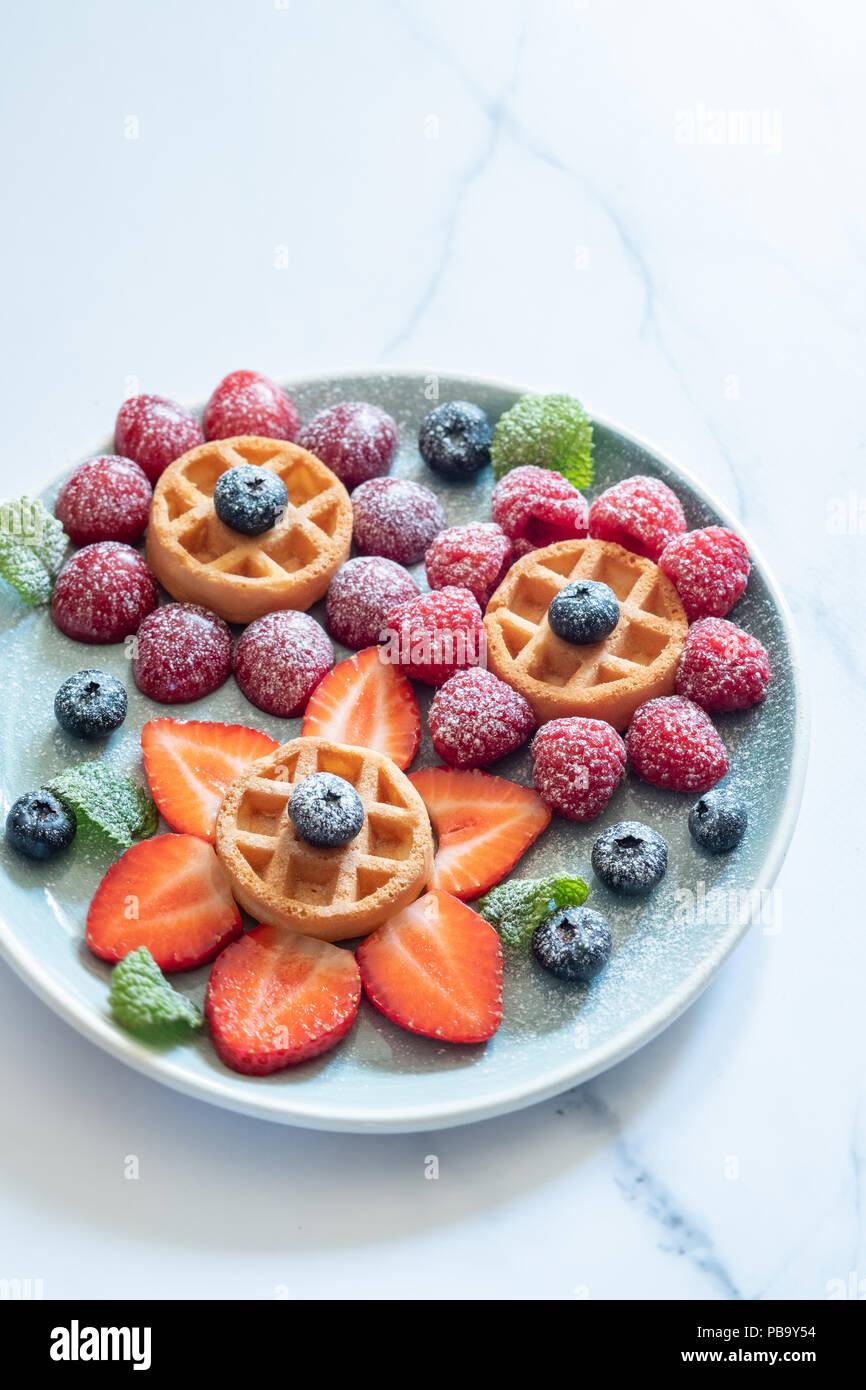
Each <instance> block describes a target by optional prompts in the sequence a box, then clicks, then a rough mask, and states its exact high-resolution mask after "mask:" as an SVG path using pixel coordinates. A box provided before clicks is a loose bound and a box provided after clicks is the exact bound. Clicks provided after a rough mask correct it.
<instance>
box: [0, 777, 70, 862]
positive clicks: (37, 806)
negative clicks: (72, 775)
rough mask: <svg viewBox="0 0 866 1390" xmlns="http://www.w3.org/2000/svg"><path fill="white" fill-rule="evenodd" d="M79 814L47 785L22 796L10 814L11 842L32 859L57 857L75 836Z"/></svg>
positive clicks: (21, 852)
mask: <svg viewBox="0 0 866 1390" xmlns="http://www.w3.org/2000/svg"><path fill="white" fill-rule="evenodd" d="M75 831H76V823H75V814H74V812H73V811H72V810H71V809H70V807H68V806H65V805H64V803H63V802H62V801H61V800H60V798H59V797H56V796H55V795H54V793H53V792H49V791H46V790H45V788H43V789H42V790H41V791H38V792H27V793H26V794H25V795H24V796H19V798H18V800H17V801H14V802H13V803H12V805H11V806H10V808H9V814H8V815H7V817H6V840H7V843H8V844H10V845H11V846H12V848H13V849H15V850H17V851H18V853H19V854H26V855H27V857H28V859H53V858H54V856H55V854H60V852H61V850H64V849H68V848H69V846H70V845H71V844H72V841H73V840H74V838H75Z"/></svg>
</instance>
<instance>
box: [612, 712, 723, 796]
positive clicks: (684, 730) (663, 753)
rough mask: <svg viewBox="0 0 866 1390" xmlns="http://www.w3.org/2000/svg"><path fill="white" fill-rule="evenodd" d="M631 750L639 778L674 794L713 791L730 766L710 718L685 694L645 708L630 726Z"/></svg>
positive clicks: (627, 740)
mask: <svg viewBox="0 0 866 1390" xmlns="http://www.w3.org/2000/svg"><path fill="white" fill-rule="evenodd" d="M626 748H627V749H628V759H629V763H630V764H631V766H632V768H633V769H634V771H635V772H636V773H637V774H638V776H639V777H643V778H644V779H645V781H647V782H651V783H652V784H653V786H654V787H670V788H671V789H672V790H673V791H679V792H704V791H707V790H708V789H709V788H710V787H712V786H714V784H715V783H716V782H718V780H719V778H721V777H724V775H725V773H726V772H727V770H728V766H729V763H728V754H727V751H726V749H725V745H724V744H723V743H722V740H721V739H720V738H719V735H718V734H717V733H716V730H715V728H714V727H713V722H712V720H711V719H710V717H709V715H708V714H706V713H705V712H704V710H702V709H701V707H700V705H696V704H695V703H694V701H692V700H686V699H683V698H682V697H681V696H679V695H668V696H662V698H661V699H658V700H647V702H646V704H645V705H641V706H640V708H639V709H638V710H636V711H635V714H634V717H633V719H632V721H631V724H630V725H629V730H628V733H627V734H626Z"/></svg>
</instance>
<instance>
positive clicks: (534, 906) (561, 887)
mask: <svg viewBox="0 0 866 1390" xmlns="http://www.w3.org/2000/svg"><path fill="white" fill-rule="evenodd" d="M588 893H589V889H588V888H587V886H586V884H585V883H584V881H583V879H582V878H565V877H550V878H516V879H512V880H511V882H510V883H500V884H499V885H498V887H496V888H491V890H490V892H489V893H485V895H484V897H483V898H481V899H480V901H479V902H478V903H476V910H477V911H478V912H480V913H481V916H482V917H484V918H485V919H486V921H488V922H489V923H490V925H491V926H492V927H495V928H496V930H497V931H498V932H499V935H500V936H501V937H502V940H503V943H504V944H505V945H506V946H515V947H520V946H527V945H528V944H529V941H530V939H531V937H532V933H533V932H534V931H535V928H536V927H537V926H538V924H539V922H541V921H542V920H543V919H544V918H545V917H546V916H547V914H548V913H549V912H554V911H556V909H557V908H562V907H580V905H581V903H583V902H585V901H586V898H587V895H588Z"/></svg>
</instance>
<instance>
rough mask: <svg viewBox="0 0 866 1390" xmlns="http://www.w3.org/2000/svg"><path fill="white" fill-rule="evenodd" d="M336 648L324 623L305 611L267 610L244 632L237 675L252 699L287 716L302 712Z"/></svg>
mask: <svg viewBox="0 0 866 1390" xmlns="http://www.w3.org/2000/svg"><path fill="white" fill-rule="evenodd" d="M333 664H334V652H333V648H332V647H331V644H330V642H329V641H328V639H327V637H326V636H325V634H324V632H323V631H322V629H321V628H320V627H319V624H318V623H317V622H315V621H314V619H313V618H310V617H308V616H307V614H306V613H295V612H291V611H289V612H283V613H267V614H265V616H264V617H263V618H256V620H255V622H254V623H250V625H249V627H248V628H246V630H245V631H244V632H243V633H242V634H241V637H240V640H239V641H238V645H237V650H236V652H235V679H236V680H237V683H238V685H239V686H240V688H241V690H242V691H243V692H244V694H245V695H246V697H247V699H248V700H251V701H252V703H253V704H254V705H257V706H258V708H259V709H261V710H264V711H265V712H266V713H267V714H276V715H280V716H281V717H282V718H284V719H288V718H292V717H293V716H294V715H297V714H302V713H303V710H304V707H305V705H306V703H307V701H308V700H309V698H310V696H311V695H312V693H313V690H314V689H315V687H316V686H317V685H318V683H319V681H320V680H321V679H322V676H323V675H324V674H325V672H326V671H329V670H330V669H331V667H332V666H333Z"/></svg>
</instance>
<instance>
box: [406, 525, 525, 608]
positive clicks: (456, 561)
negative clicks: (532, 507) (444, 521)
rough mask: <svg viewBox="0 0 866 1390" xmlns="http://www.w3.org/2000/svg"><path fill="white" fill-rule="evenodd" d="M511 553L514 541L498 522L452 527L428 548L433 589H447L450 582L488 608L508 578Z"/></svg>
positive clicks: (428, 580) (443, 532) (428, 579)
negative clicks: (495, 591) (496, 590)
mask: <svg viewBox="0 0 866 1390" xmlns="http://www.w3.org/2000/svg"><path fill="white" fill-rule="evenodd" d="M512 555H513V548H512V545H511V541H510V540H509V538H508V536H506V534H505V532H504V531H503V530H502V527H501V526H497V525H496V522H495V521H471V522H469V524H468V525H466V526H449V528H448V530H447V531H440V532H439V535H438V536H436V537H434V539H433V542H432V544H431V546H430V549H429V550H428V551H427V557H426V560H425V568H426V570H427V582H428V584H429V585H430V588H431V589H444V588H445V587H446V585H449V584H453V585H456V587H457V588H458V589H468V590H469V592H470V593H472V594H474V595H475V597H476V599H477V600H478V602H479V604H480V605H481V607H482V608H486V607H487V604H488V603H489V601H490V599H491V597H492V595H493V592H494V590H495V589H497V588H498V587H499V585H500V583H501V582H502V580H503V579H504V577H505V573H506V571H507V569H508V567H509V565H510V564H511V559H512Z"/></svg>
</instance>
